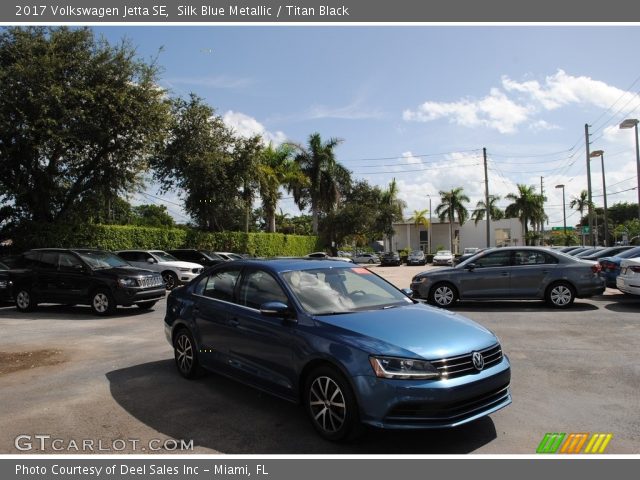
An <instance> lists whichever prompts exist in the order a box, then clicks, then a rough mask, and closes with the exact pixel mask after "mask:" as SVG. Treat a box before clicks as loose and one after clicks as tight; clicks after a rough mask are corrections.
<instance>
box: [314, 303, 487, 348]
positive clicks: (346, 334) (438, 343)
mask: <svg viewBox="0 0 640 480" xmlns="http://www.w3.org/2000/svg"><path fill="white" fill-rule="evenodd" d="M315 320H316V321H317V322H319V323H324V324H327V325H332V326H334V327H338V328H339V329H340V331H339V333H337V335H340V337H342V338H343V339H344V340H349V341H351V342H352V343H354V344H355V345H356V346H358V347H360V348H361V349H363V350H365V351H368V352H370V353H374V354H379V355H390V356H407V357H410V358H425V359H429V360H434V359H440V358H447V357H452V356H456V355H463V354H466V353H469V352H471V351H474V350H482V349H484V348H487V347H490V346H492V345H495V344H496V343H497V342H498V340H497V338H496V336H495V335H494V334H493V333H491V332H490V331H489V330H487V329H486V328H484V327H483V326H481V325H479V324H477V323H475V322H474V321H472V320H469V319H468V318H465V317H463V316H461V315H458V314H456V313H453V312H449V311H447V310H443V309H439V308H435V307H430V306H427V305H423V304H413V305H407V306H406V307H405V306H401V307H396V308H392V309H387V310H373V311H366V312H356V313H350V314H343V315H323V316H316V317H315Z"/></svg>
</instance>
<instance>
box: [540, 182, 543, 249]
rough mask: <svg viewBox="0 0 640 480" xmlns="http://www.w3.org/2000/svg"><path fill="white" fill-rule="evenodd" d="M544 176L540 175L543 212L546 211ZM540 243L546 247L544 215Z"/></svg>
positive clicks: (541, 223)
mask: <svg viewBox="0 0 640 480" xmlns="http://www.w3.org/2000/svg"><path fill="white" fill-rule="evenodd" d="M543 179H544V177H542V176H541V177H540V197H541V200H542V212H543V213H544V180H543ZM540 237H541V238H540V245H541V246H543V247H544V215H543V217H542V221H541V222H540Z"/></svg>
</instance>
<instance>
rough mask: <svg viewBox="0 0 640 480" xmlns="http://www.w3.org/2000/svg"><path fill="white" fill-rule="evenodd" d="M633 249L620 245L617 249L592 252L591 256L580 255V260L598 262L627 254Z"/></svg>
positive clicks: (607, 248)
mask: <svg viewBox="0 0 640 480" xmlns="http://www.w3.org/2000/svg"><path fill="white" fill-rule="evenodd" d="M632 248H633V247H631V246H624V245H618V246H616V247H602V248H600V249H599V250H596V251H595V252H591V254H590V255H589V254H586V252H582V253H581V254H580V255H578V258H582V259H583V260H595V261H598V260H600V259H601V258H603V257H615V256H616V255H618V254H619V253H622V252H625V251H627V250H631V249H632Z"/></svg>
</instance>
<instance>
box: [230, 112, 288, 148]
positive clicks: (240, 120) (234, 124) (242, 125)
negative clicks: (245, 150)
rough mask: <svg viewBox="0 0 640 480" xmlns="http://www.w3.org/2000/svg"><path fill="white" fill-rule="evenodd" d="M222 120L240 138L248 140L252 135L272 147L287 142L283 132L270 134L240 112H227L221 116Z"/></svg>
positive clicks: (259, 124) (258, 123) (253, 119)
mask: <svg viewBox="0 0 640 480" xmlns="http://www.w3.org/2000/svg"><path fill="white" fill-rule="evenodd" d="M222 120H223V121H224V123H225V124H226V125H227V126H228V127H230V128H232V129H233V130H234V132H235V133H236V134H238V135H240V136H241V137H246V138H248V137H252V136H254V135H260V136H261V137H262V139H263V140H264V142H265V143H269V142H271V143H273V144H274V145H280V144H281V143H284V142H285V141H286V140H287V136H286V135H285V134H284V132H281V131H279V130H278V131H276V132H270V131H269V130H267V129H266V128H265V126H264V125H262V124H261V123H260V122H259V121H258V120H256V119H255V118H253V117H251V116H249V115H246V114H244V113H241V112H234V111H232V110H229V111H228V112H226V113H225V114H224V115H223V116H222Z"/></svg>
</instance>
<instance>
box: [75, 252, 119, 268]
mask: <svg viewBox="0 0 640 480" xmlns="http://www.w3.org/2000/svg"><path fill="white" fill-rule="evenodd" d="M76 253H77V254H78V255H80V258H82V260H84V262H85V263H86V264H87V265H89V267H91V268H92V269H94V270H97V269H100V268H113V267H130V266H131V265H129V264H128V263H127V262H125V261H124V260H123V259H122V258H120V257H119V256H117V255H116V254H114V253H111V252H102V251H99V250H93V251H81V252H76Z"/></svg>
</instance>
